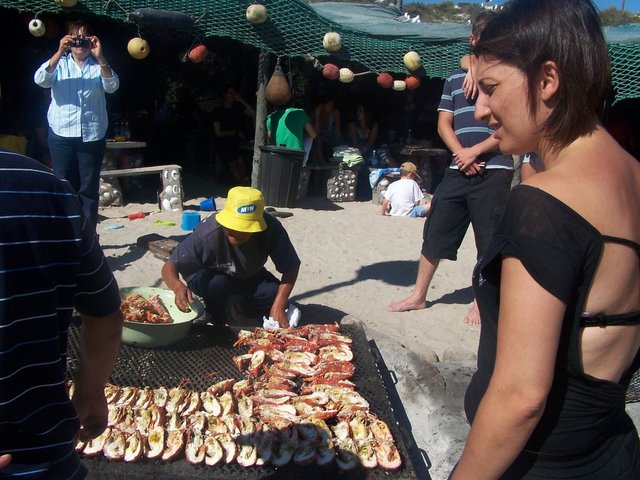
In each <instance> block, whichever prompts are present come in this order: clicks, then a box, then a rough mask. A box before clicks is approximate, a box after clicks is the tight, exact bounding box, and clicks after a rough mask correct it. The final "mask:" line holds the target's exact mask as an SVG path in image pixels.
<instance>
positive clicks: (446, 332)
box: [97, 177, 479, 479]
mask: <svg viewBox="0 0 640 480" xmlns="http://www.w3.org/2000/svg"><path fill="white" fill-rule="evenodd" d="M146 184H148V180H146ZM135 188H136V187H135V186H134V192H135V194H132V195H131V197H133V200H134V202H128V203H126V204H125V206H123V207H114V206H110V207H104V208H101V209H100V223H99V224H98V228H97V230H98V233H99V235H100V243H101V245H102V247H103V250H104V252H105V255H106V256H107V259H108V262H109V264H110V266H111V268H112V270H113V271H114V274H115V276H116V278H117V280H118V283H119V285H120V286H121V287H130V286H154V287H162V288H166V286H165V285H164V283H163V281H162V278H161V276H160V269H161V267H162V264H163V262H162V260H160V259H158V258H156V257H155V256H154V255H153V254H152V253H151V252H149V251H147V250H146V249H145V248H141V247H139V246H137V244H136V242H137V239H138V238H139V237H142V236H145V235H149V234H158V235H162V236H165V237H170V238H173V239H176V240H180V239H182V238H184V237H185V236H186V235H187V234H188V232H186V231H184V230H182V229H181V212H166V211H160V210H159V208H158V206H157V204H156V202H155V198H154V193H153V192H152V191H151V192H150V193H149V194H148V195H147V194H146V193H145V191H144V189H143V190H140V191H138V190H135ZM184 189H185V197H186V199H185V203H184V208H185V210H196V211H198V210H199V204H200V201H201V200H203V199H204V198H206V197H207V196H209V195H212V196H214V198H215V201H216V205H217V207H218V208H222V206H223V205H224V202H225V198H226V191H227V190H226V188H225V187H221V186H219V185H215V184H208V183H207V181H206V179H203V177H194V178H188V177H185V179H184ZM145 195H146V197H145ZM126 201H127V195H125V202H126ZM136 202H141V203H136ZM378 209H379V207H378V206H377V205H374V204H372V203H371V202H344V203H333V202H331V201H329V200H327V199H325V198H323V197H319V196H311V197H309V198H307V199H304V200H301V201H299V202H297V204H296V208H284V207H283V208H277V210H278V211H281V212H290V213H293V215H292V216H291V217H289V218H281V219H280V221H281V222H282V223H283V225H284V226H285V227H286V229H287V231H288V233H289V235H290V237H291V239H292V241H293V244H294V245H295V247H296V249H297V251H298V254H299V255H300V258H301V260H302V266H301V270H300V275H299V277H298V281H297V283H296V287H295V289H294V292H293V295H292V297H291V300H292V301H294V302H296V304H297V305H298V306H299V307H300V309H301V311H302V321H303V322H315V321H318V322H327V321H331V322H333V321H337V322H361V323H362V324H363V326H364V328H365V332H366V335H367V338H368V339H369V340H370V341H372V342H373V343H374V344H375V345H376V346H377V347H378V349H379V350H380V352H381V354H382V357H383V359H384V361H385V362H386V365H387V366H388V368H389V369H390V370H393V371H394V373H395V375H396V381H397V384H396V385H395V389H396V390H397V392H398V394H399V398H400V401H401V402H402V408H403V409H404V410H405V412H404V415H405V416H406V420H407V422H408V423H409V424H410V425H409V426H408V429H411V436H412V437H413V439H414V440H415V442H416V446H417V448H419V449H421V450H423V451H424V452H426V456H428V458H429V461H430V462H431V463H432V464H433V466H432V468H431V469H430V470H429V473H428V474H427V473H423V475H426V476H431V478H436V479H437V478H446V474H447V473H448V471H449V468H450V466H451V464H452V462H454V461H455V459H456V458H457V457H458V455H459V449H460V448H461V445H462V441H463V439H464V435H465V434H466V428H467V427H466V423H465V421H464V418H463V416H462V412H461V405H462V395H463V392H464V382H465V381H466V380H467V379H468V376H469V375H470V373H469V372H470V371H471V369H472V367H473V361H472V360H473V358H475V353H474V352H475V349H476V345H477V341H478V334H479V327H476V326H470V325H467V324H465V323H464V322H463V319H464V316H465V314H466V313H467V311H468V310H469V307H470V304H471V300H472V297H471V289H470V278H471V270H472V268H473V264H474V261H475V246H474V243H473V236H472V235H470V234H468V235H467V237H466V238H465V240H464V242H463V245H462V247H461V249H460V252H459V259H458V261H456V262H450V261H443V262H442V263H441V265H440V268H439V270H438V272H437V273H436V276H435V278H434V281H433V283H432V286H431V289H430V293H429V298H428V300H429V303H428V308H427V309H426V310H422V311H414V312H407V313H389V312H387V311H386V309H385V306H386V305H387V304H389V303H390V302H392V301H394V300H399V299H401V298H403V297H404V296H406V295H408V294H409V293H410V292H411V290H412V287H413V284H414V281H415V276H416V272H417V261H418V258H419V254H420V246H421V242H422V228H423V225H424V220H423V219H411V218H397V217H382V216H379V215H376V212H377V211H378ZM136 212H145V213H146V214H147V215H146V217H145V218H142V219H136V220H129V219H128V218H127V215H128V214H131V213H136ZM209 214H211V213H210V212H201V215H202V217H203V218H204V217H205V216H206V215H209ZM158 221H160V222H163V223H164V222H174V223H175V225H164V224H163V225H158V224H156V222H158ZM114 225H122V228H117V229H111V227H113V226H114ZM268 266H269V265H268ZM438 360H445V361H453V362H454V363H453V364H451V365H454V366H453V367H449V368H448V369H446V365H450V364H445V363H438V364H437V365H439V366H441V367H442V368H441V369H440V370H436V369H433V368H431V367H430V365H433V364H434V362H436V361H438ZM460 360H462V361H463V367H462V368H463V369H464V371H463V372H462V375H461V374H460V364H459V363H456V362H458V361H460ZM465 360H470V361H467V362H466V364H465V362H464V361H465ZM442 369H446V371H442ZM451 372H453V373H451ZM443 374H448V375H449V377H451V376H452V375H453V377H456V375H457V376H458V377H460V378H461V381H462V384H461V385H460V386H458V387H455V383H456V382H457V379H456V378H453V379H452V383H453V386H450V385H448V384H447V383H448V382H447V380H446V378H445V379H444V380H443ZM452 395H453V398H452ZM425 409H426V410H427V411H429V412H432V413H433V414H434V415H433V416H431V417H430V418H428V416H426V415H425ZM443 409H444V410H443ZM443 422H445V423H446V425H445V424H443ZM425 472H426V471H425ZM420 478H426V477H420Z"/></svg>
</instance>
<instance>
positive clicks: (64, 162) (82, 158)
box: [48, 129, 107, 229]
mask: <svg viewBox="0 0 640 480" xmlns="http://www.w3.org/2000/svg"><path fill="white" fill-rule="evenodd" d="M48 141H49V153H50V154H51V163H52V166H53V173H55V174H56V175H57V176H58V177H60V178H64V179H65V180H67V181H68V182H69V183H70V184H71V186H72V187H73V189H74V190H75V191H76V193H77V194H78V199H79V200H80V205H81V206H82V212H83V213H84V216H85V217H86V218H87V220H89V221H90V222H91V225H93V228H94V229H95V227H96V225H97V224H98V198H99V193H100V170H101V168H102V158H103V157H104V152H105V150H106V148H107V143H106V141H105V139H104V138H103V139H102V140H96V141H95V142H83V141H82V137H61V136H59V135H56V134H55V133H53V131H52V130H51V129H49V140H48Z"/></svg>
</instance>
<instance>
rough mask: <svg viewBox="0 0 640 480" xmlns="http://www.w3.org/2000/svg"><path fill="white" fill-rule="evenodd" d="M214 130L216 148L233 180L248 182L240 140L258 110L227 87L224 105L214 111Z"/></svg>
mask: <svg viewBox="0 0 640 480" xmlns="http://www.w3.org/2000/svg"><path fill="white" fill-rule="evenodd" d="M213 116H214V120H213V130H214V133H215V136H216V150H217V153H218V155H219V156H220V159H221V161H222V164H223V168H224V169H225V174H230V175H231V176H232V178H231V179H230V180H231V181H232V182H234V183H236V184H239V183H246V182H248V177H247V168H246V165H245V159H244V157H243V155H242V152H241V151H240V142H241V141H242V140H244V139H245V138H246V137H247V135H246V132H245V126H246V124H247V120H248V119H249V118H251V119H254V118H255V116H256V112H255V110H254V108H253V107H252V106H251V105H249V104H248V103H247V102H246V101H245V100H244V99H243V98H242V97H241V96H240V94H239V93H238V91H237V90H236V89H235V88H234V87H232V86H229V87H227V88H226V89H225V91H224V95H223V100H222V105H221V106H220V108H218V109H216V110H215V111H214V113H213Z"/></svg>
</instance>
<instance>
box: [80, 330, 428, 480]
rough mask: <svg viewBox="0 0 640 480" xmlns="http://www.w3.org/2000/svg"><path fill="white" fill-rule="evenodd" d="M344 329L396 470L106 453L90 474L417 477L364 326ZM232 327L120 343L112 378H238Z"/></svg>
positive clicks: (159, 381) (139, 381) (203, 381)
mask: <svg viewBox="0 0 640 480" xmlns="http://www.w3.org/2000/svg"><path fill="white" fill-rule="evenodd" d="M341 328H342V331H343V333H345V334H347V335H349V337H351V339H352V341H353V344H352V350H353V354H354V364H355V366H356V372H355V375H354V377H353V379H352V381H353V382H354V383H355V384H356V387H357V390H358V392H359V393H360V394H361V395H362V396H363V397H364V398H365V399H366V400H367V401H368V402H369V404H370V408H371V411H372V412H374V413H376V414H377V415H378V416H379V417H380V418H381V419H382V420H384V421H385V422H386V423H387V425H389V427H390V428H391V432H392V434H393V437H394V439H395V440H396V444H397V447H398V450H399V451H400V454H401V456H402V462H403V463H402V466H401V467H400V468H399V469H398V470H396V471H390V470H384V469H382V468H375V469H373V470H366V469H364V468H361V467H359V468H357V469H356V470H353V471H350V472H343V471H341V470H340V469H339V468H338V467H337V466H335V465H330V466H327V467H317V466H305V467H301V466H298V465H294V464H290V465H287V466H286V467H283V468H277V469H276V468H275V467H272V466H264V467H251V468H245V467H241V466H240V465H238V464H236V463H235V462H233V463H231V464H228V465H220V464H219V465H216V466H215V467H208V466H206V465H191V464H190V463H188V462H187V461H186V460H185V459H184V458H183V459H180V460H175V461H172V462H168V463H164V462H161V461H159V460H148V459H141V460H139V461H137V462H135V463H126V462H121V461H120V462H114V461H109V460H107V459H106V458H104V457H94V458H85V459H84V462H85V465H86V466H87V468H89V470H90V472H91V478H92V479H103V478H104V479H109V480H113V479H119V478H126V479H138V478H140V479H142V478H144V479H145V480H147V479H148V478H172V479H196V478H197V479H202V478H208V479H220V480H223V479H224V480H230V479H232V480H236V479H238V480H239V479H247V480H253V479H256V480H257V479H267V478H268V479H295V478H304V479H305V480H307V479H308V480H313V479H318V480H321V479H322V480H324V479H325V478H326V477H327V476H328V475H331V476H333V477H335V478H349V479H378V478H379V479H415V478H417V477H416V473H415V470H414V468H413V465H412V464H411V461H410V460H409V455H408V452H407V447H406V445H405V443H404V441H403V437H402V436H401V434H400V430H399V427H398V424H397V422H396V419H395V418H394V414H393V411H392V409H391V405H390V403H389V399H388V397H387V393H386V390H385V388H384V385H383V382H382V378H381V376H380V373H379V372H378V369H377V366H376V364H375V362H374V359H373V356H372V354H371V350H370V348H369V345H368V343H367V338H366V335H365V333H364V330H363V328H362V326H360V325H346V326H342V327H341ZM236 336H237V334H236V330H235V329H229V328H220V327H213V326H194V327H192V330H191V332H190V334H189V336H188V337H187V338H185V339H184V340H182V341H180V342H178V343H176V344H174V345H172V346H170V347H166V348H164V349H146V348H139V347H132V346H128V345H122V348H121V350H120V355H119V357H118V360H117V362H116V365H115V367H114V370H113V373H112V376H111V378H110V381H111V382H112V383H114V384H116V385H123V386H124V385H131V386H138V387H144V386H150V387H153V388H156V387H159V386H165V387H167V388H169V387H174V386H177V385H179V384H180V383H181V382H182V381H185V380H188V381H190V382H191V388H194V389H196V390H200V391H201V390H204V389H206V388H207V387H208V386H210V385H211V384H212V383H215V382H217V381H219V380H222V379H225V378H236V379H238V380H240V379H242V376H241V374H240V372H239V371H238V369H237V368H236V367H235V365H234V364H233V362H232V361H231V358H232V357H233V356H234V355H237V354H238V352H239V350H238V349H234V348H233V346H232V345H233V343H234V341H235V340H236ZM77 352H78V328H77V327H75V326H72V327H71V328H70V334H69V360H68V367H69V368H68V371H69V376H70V377H71V378H73V372H74V371H75V370H76V368H77V362H78V355H77Z"/></svg>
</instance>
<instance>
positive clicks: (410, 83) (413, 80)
mask: <svg viewBox="0 0 640 480" xmlns="http://www.w3.org/2000/svg"><path fill="white" fill-rule="evenodd" d="M404 83H406V84H407V90H415V89H416V88H418V87H419V86H420V84H421V83H422V80H421V79H420V77H415V76H413V75H408V76H407V78H405V79H404Z"/></svg>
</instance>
